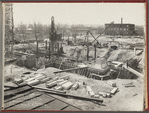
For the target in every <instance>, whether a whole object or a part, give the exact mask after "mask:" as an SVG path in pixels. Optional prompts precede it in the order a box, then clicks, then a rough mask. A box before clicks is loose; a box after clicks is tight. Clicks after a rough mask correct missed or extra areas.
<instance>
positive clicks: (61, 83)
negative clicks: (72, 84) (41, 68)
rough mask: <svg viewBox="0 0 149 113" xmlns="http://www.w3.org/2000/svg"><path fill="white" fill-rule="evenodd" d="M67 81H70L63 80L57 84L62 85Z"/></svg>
mask: <svg viewBox="0 0 149 113" xmlns="http://www.w3.org/2000/svg"><path fill="white" fill-rule="evenodd" d="M66 82H68V80H65V81H62V82H60V83H58V84H57V85H58V86H61V85H63V84H65V83H66Z"/></svg>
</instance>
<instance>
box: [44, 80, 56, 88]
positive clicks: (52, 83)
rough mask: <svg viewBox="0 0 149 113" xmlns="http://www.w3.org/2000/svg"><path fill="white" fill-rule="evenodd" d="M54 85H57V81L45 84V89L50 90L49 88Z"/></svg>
mask: <svg viewBox="0 0 149 113" xmlns="http://www.w3.org/2000/svg"><path fill="white" fill-rule="evenodd" d="M56 85H57V81H53V82H50V83H48V84H46V87H48V88H51V87H53V86H56Z"/></svg>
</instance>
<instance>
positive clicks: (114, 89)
mask: <svg viewBox="0 0 149 113" xmlns="http://www.w3.org/2000/svg"><path fill="white" fill-rule="evenodd" d="M117 90H118V88H113V89H112V90H111V92H110V93H111V94H113V95H114V94H115V93H116V92H117Z"/></svg>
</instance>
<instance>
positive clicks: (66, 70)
mask: <svg viewBox="0 0 149 113" xmlns="http://www.w3.org/2000/svg"><path fill="white" fill-rule="evenodd" d="M84 68H88V67H76V68H70V69H65V70H62V71H56V72H54V73H55V74H56V73H62V72H68V71H72V70H78V69H84Z"/></svg>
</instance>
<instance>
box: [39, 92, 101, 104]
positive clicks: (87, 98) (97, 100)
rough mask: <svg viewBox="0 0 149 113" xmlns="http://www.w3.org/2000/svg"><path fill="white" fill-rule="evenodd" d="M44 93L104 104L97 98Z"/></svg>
mask: <svg viewBox="0 0 149 113" xmlns="http://www.w3.org/2000/svg"><path fill="white" fill-rule="evenodd" d="M39 91H42V90H39ZM43 92H45V93H50V94H55V95H59V96H63V97H67V98H68V97H69V98H73V99H80V100H85V101H96V102H103V100H101V99H97V98H90V97H83V96H76V95H71V94H62V93H56V92H51V91H43Z"/></svg>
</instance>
